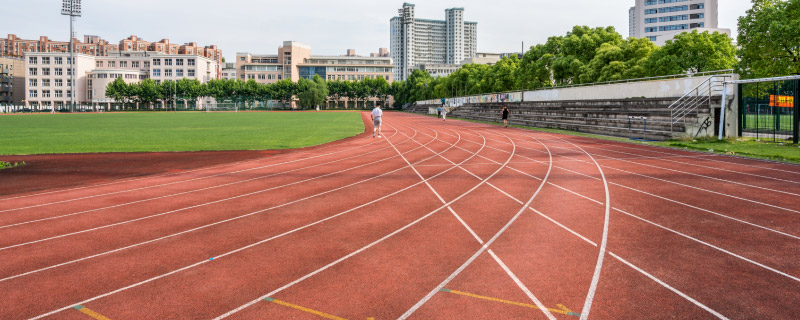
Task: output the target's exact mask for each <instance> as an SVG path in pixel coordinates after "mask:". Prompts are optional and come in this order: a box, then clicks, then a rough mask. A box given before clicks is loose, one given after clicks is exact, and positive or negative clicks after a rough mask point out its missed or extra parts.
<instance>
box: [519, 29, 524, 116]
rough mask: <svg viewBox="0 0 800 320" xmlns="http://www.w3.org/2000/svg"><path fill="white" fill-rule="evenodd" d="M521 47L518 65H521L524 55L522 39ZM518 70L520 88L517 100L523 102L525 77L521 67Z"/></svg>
mask: <svg viewBox="0 0 800 320" xmlns="http://www.w3.org/2000/svg"><path fill="white" fill-rule="evenodd" d="M521 49H522V50H520V53H519V65H520V67H522V57H524V56H525V41H522V48H521ZM519 70H520V74H519V87H520V89H519V101H520V103H522V102H525V77H524V76H523V72H524V71H522V69H521V68H520V69H519Z"/></svg>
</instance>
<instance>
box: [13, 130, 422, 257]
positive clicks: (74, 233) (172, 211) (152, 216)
mask: <svg viewBox="0 0 800 320" xmlns="http://www.w3.org/2000/svg"><path fill="white" fill-rule="evenodd" d="M433 141H434V140H431V141H430V142H428V143H431V142H433ZM419 148H421V147H419ZM415 150H416V149H415ZM395 157H396V156H392V157H388V158H384V159H380V160H377V161H373V162H370V163H367V164H362V165H358V166H356V167H352V168H348V169H345V170H340V171H337V172H333V173H326V174H323V175H319V176H316V177H312V178H308V179H305V180H300V181H295V182H291V183H287V184H283V185H280V186H275V187H270V188H267V189H261V190H258V191H254V192H250V193H245V194H240V195H237V196H233V197H229V198H224V199H219V200H215V201H209V202H204V203H201V204H196V205H192V206H188V207H183V208H180V209H175V210H170V211H166V212H161V213H156V214H152V215H149V216H144V217H140V218H136V219H131V220H126V221H121V222H116V223H112V224H107V225H103V226H99V227H94V228H89V229H84V230H80V231H75V232H70V233H65V234H61V235H58V236H52V237H48V238H43V239H39V240H33V241H28V242H23V243H19V244H15V245H10V246H6V247H0V251H3V250H8V249H11V248H17V247H22V246H26V245H31V244H35V243H40V242H45V241H50V240H55V239H60V238H64V237H69V236H74V235H77V234H82V233H86V232H91V231H97V230H101V229H106V228H110V227H115V226H119V225H124V224H129V223H133V222H137V221H142V220H147V219H151V218H156V217H160V216H165V215H168V214H173V213H176V212H182V211H186V210H190V209H195V208H200V207H205V206H209V205H212V204H217V203H222V202H225V201H230V200H235V199H239V198H244V197H249V196H252V195H255V194H260V193H264V192H267V191H272V190H276V189H280V188H284V187H288V186H292V185H296V184H301V183H304V182H308V181H312V180H316V179H320V178H324V177H327V176H331V175H335V174H338V173H342V172H346V171H350V170H353V169H356V168H361V167H365V166H368V165H372V164H375V163H378V162H382V161H385V160H389V159H392V158H395Z"/></svg>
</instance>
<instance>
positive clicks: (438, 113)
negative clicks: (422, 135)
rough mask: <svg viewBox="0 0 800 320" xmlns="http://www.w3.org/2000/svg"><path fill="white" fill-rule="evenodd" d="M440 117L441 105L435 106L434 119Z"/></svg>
mask: <svg viewBox="0 0 800 320" xmlns="http://www.w3.org/2000/svg"><path fill="white" fill-rule="evenodd" d="M441 117H442V107H441V106H439V107H436V119H440V118H441Z"/></svg>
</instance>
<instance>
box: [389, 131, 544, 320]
mask: <svg viewBox="0 0 800 320" xmlns="http://www.w3.org/2000/svg"><path fill="white" fill-rule="evenodd" d="M506 138H508V137H506ZM508 139H509V140H510V141H511V143H512V146H513V147H514V149H513V151H512V152H511V156H510V157H509V158H508V160H506V163H505V164H504V165H503V166H502V167H500V169H498V171H495V173H493V174H492V176H494V175H495V174H497V172H499V171H500V170H501V169H502V168H503V167H505V165H507V164H508V162H509V161H510V160H511V158H513V156H514V154H515V152H516V144H515V143H514V141H513V140H511V139H510V138H508ZM542 145H543V146H544V147H545V148H546V149H547V150H548V152H549V151H550V149H549V148H547V145H545V144H542ZM550 159H551V160H552V157H551V158H550ZM552 169H553V164H552V162H551V163H550V166H549V167H548V169H547V174H546V175H545V178H544V179H543V180H542V183H540V184H539V187H538V188H537V189H536V192H534V194H533V195H532V196H531V197H530V199H528V201H527V202H526V203H525V205H523V207H522V208H521V209H520V210H519V212H517V214H516V215H514V217H512V218H511V219H510V220H509V221H508V222H507V223H506V224H505V226H503V228H501V229H500V230H499V231H498V232H497V233H495V234H494V236H492V238H491V239H489V241H488V242H486V243H485V244H483V245H482V246H481V248H480V249H479V250H478V251H477V252H475V254H473V255H472V256H471V257H470V258H469V259H468V260H467V261H466V262H464V264H462V265H461V266H460V267H459V268H458V269H456V271H454V272H453V273H452V274H450V276H448V277H447V278H446V279H445V280H444V281H442V283H440V284H439V285H438V286H436V287H435V288H434V289H433V290H431V291H430V292H428V294H427V295H425V297H423V298H422V299H421V300H419V301H418V302H417V303H416V304H414V305H413V306H412V307H411V308H410V309H408V310H407V311H406V312H405V313H404V314H403V315H401V316H400V317H399V318H398V319H407V318H408V317H410V316H411V315H412V314H413V313H414V312H415V311H416V310H418V309H419V308H420V307H422V306H423V305H424V304H425V303H426V302H428V301H429V300H430V299H431V298H432V297H433V296H434V295H435V294H436V293H437V292H439V290H440V289H441V288H443V287H444V286H446V285H447V284H448V283H450V281H452V280H453V279H454V278H455V277H456V276H458V274H460V273H461V272H462V271H464V269H466V268H467V266H469V265H470V264H472V262H473V261H475V259H477V258H478V256H480V255H481V254H482V253H483V252H484V251H486V250H487V249H488V248H489V246H491V245H492V243H494V241H495V240H497V238H499V237H500V236H501V235H502V234H503V233H504V232H505V231H506V230H507V229H508V227H509V226H511V224H513V223H514V221H516V220H517V218H519V216H520V215H521V214H522V213H523V212H525V208H527V207H528V206H530V204H531V202H533V199H534V198H535V197H536V196H537V195H538V194H539V192H540V191H541V190H542V187H543V186H544V182H545V181H547V178H548V177H549V176H550V171H551V170H552ZM489 178H491V176H490V177H489ZM489 178H487V180H488V179H489ZM484 181H486V180H484ZM509 271H510V270H509ZM520 283H521V282H520ZM526 294H527V292H526ZM531 296H533V295H532V294H531ZM534 299H535V297H534ZM537 300H538V299H537ZM539 303H541V302H539ZM537 306H538V304H537ZM545 315H547V313H545ZM549 316H550V317H552V314H550V315H549Z"/></svg>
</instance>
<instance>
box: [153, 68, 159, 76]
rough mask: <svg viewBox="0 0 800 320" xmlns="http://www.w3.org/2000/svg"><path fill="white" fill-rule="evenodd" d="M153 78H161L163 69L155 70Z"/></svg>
mask: <svg viewBox="0 0 800 320" xmlns="http://www.w3.org/2000/svg"><path fill="white" fill-rule="evenodd" d="M153 76H154V77H160V76H161V69H153Z"/></svg>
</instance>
